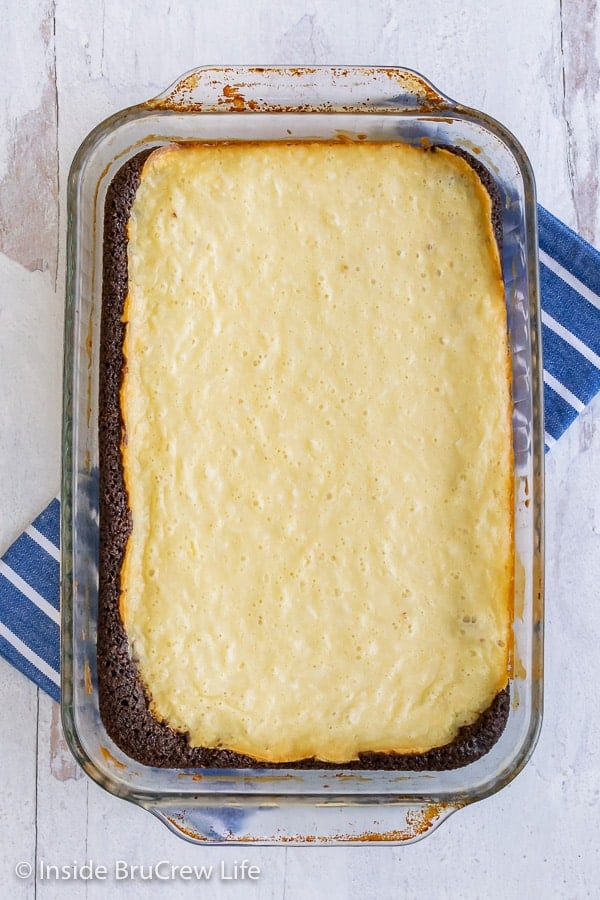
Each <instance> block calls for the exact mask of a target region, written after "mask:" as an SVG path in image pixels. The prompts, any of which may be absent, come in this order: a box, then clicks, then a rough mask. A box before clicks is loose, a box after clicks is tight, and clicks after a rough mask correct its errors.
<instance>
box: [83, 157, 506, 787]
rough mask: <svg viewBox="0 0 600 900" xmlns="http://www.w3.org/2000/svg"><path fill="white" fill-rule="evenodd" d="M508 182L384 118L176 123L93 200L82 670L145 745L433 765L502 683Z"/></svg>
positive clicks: (461, 757) (136, 748) (502, 702)
mask: <svg viewBox="0 0 600 900" xmlns="http://www.w3.org/2000/svg"><path fill="white" fill-rule="evenodd" d="M500 229H501V226H500V210H499V200H498V193H497V190H496V188H495V185H494V182H493V179H492V177H491V176H490V175H489V173H488V172H487V171H486V170H485V169H484V168H483V167H482V166H481V164H479V163H478V162H477V161H476V160H475V159H473V158H472V157H469V156H468V155H466V154H464V153H462V152H461V153H458V152H449V151H448V150H446V149H443V148H430V149H424V148H420V147H419V148H417V147H412V146H409V145H407V144H402V143H393V142H390V143H374V142H364V143H361V142H348V141H343V142H342V141H340V142H316V141H315V142H311V141H306V142H289V143H288V142H285V141H282V142H269V141H266V142H256V143H254V142H248V143H244V142H240V143H213V144H210V143H207V144H193V143H190V144H172V145H168V146H165V147H161V148H158V149H156V150H154V151H146V152H144V153H142V154H138V155H137V156H135V157H133V158H132V159H131V160H129V162H127V163H126V164H125V165H124V166H123V167H122V168H121V170H120V171H119V172H118V174H117V175H116V176H115V178H114V179H113V181H112V183H111V185H110V187H109V189H108V194H107V199H106V206H105V229H104V268H103V310H102V335H101V366H100V423H99V429H100V432H99V433H100V598H99V632H98V680H99V690H100V708H101V714H102V717H103V719H104V722H105V725H106V728H107V731H108V732H109V734H110V735H111V737H112V738H113V739H114V740H115V742H116V743H117V744H118V745H119V746H120V747H121V748H122V749H123V750H124V751H125V752H126V753H128V754H129V755H130V756H132V757H133V758H135V759H137V760H139V761H140V762H143V763H145V764H148V765H155V766H167V767H196V766H215V767H219V766H226V767H247V766H254V767H256V766H265V765H268V766H282V767H292V768H293V767H303V768H326V767H339V766H341V765H343V766H344V768H370V769H409V770H422V769H446V768H455V767H458V766H462V765H465V764H467V763H469V762H472V761H473V760H475V759H477V758H479V757H480V756H481V755H482V754H484V753H485V752H487V751H488V750H489V749H490V747H491V746H492V745H493V744H494V742H495V741H496V740H497V739H498V737H499V735H500V734H501V733H502V730H503V728H504V725H505V722H506V718H507V715H508V708H509V695H508V680H509V676H510V658H511V634H512V632H511V621H512V602H513V560H514V548H513V487H512V485H513V458H512V430H511V392H510V358H509V352H508V347H507V334H506V309H505V299H504V286H503V282H502V274H501V266H500V254H499V244H500V241H501V230H500Z"/></svg>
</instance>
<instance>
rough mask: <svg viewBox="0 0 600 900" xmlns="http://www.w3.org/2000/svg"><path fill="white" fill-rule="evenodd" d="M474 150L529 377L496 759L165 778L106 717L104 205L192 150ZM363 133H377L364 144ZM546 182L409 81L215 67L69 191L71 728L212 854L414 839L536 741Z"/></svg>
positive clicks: (140, 111) (82, 153)
mask: <svg viewBox="0 0 600 900" xmlns="http://www.w3.org/2000/svg"><path fill="white" fill-rule="evenodd" d="M358 135H360V136H361V139H366V140H371V141H387V140H402V141H405V142H408V143H414V144H421V143H430V144H434V143H435V144H442V145H452V146H457V147H462V148H464V149H466V150H469V151H470V152H471V153H474V154H476V155H477V156H478V158H479V159H480V160H481V161H482V162H483V163H484V164H485V165H486V166H487V167H488V168H489V169H490V171H491V172H492V173H493V175H494V177H495V179H496V181H497V183H498V185H499V188H500V191H501V195H502V200H503V238H504V240H503V245H504V246H503V270H504V278H505V285H506V304H507V311H508V324H509V332H510V336H509V340H510V346H511V351H512V367H513V402H514V410H513V424H514V445H515V510H514V514H515V536H516V560H515V616H514V641H515V655H514V676H513V679H512V682H511V710H510V715H509V720H508V724H507V727H506V729H505V731H504V733H503V735H502V737H501V738H500V740H499V741H498V743H497V744H496V745H495V746H494V747H493V748H492V750H491V751H490V752H489V753H488V754H487V755H485V756H484V757H482V758H481V759H480V760H478V761H476V762H473V763H471V764H470V765H468V766H466V767H465V768H462V769H455V770H452V771H447V772H389V771H385V772H384V771H378V772H371V771H362V772H361V771H359V772H357V771H349V770H348V771H344V769H343V768H340V770H339V771H331V770H327V771H325V770H323V771H317V770H313V771H304V770H289V771H288V770H275V769H271V770H270V769H269V768H268V767H265V768H264V769H260V770H256V769H253V770H223V769H218V770H217V769H203V770H189V769H184V770H178V769H155V768H151V767H147V766H143V765H140V764H138V763H136V762H134V761H133V760H131V759H130V758H129V757H127V756H125V755H124V754H123V753H122V752H121V751H120V750H119V749H118V747H116V746H115V744H114V743H113V742H112V740H111V739H110V738H109V737H108V735H107V734H106V731H105V729H104V726H103V724H102V721H101V719H100V715H99V710H98V692H97V676H96V623H97V609H98V436H97V417H98V400H97V396H98V369H99V359H98V354H99V334H100V300H101V278H102V242H103V206H104V198H105V194H106V189H107V186H108V184H109V183H110V181H111V179H112V178H113V176H114V175H115V173H116V171H117V170H118V169H119V168H120V166H121V165H122V164H123V163H124V162H125V161H126V160H127V159H128V158H130V157H131V156H133V155H135V154H136V153H138V152H139V151H140V150H142V149H144V148H147V147H154V146H158V145H160V144H163V143H167V142H170V141H185V140H200V141H203V140H211V141H214V140H266V139H269V140H277V139H285V140H289V139H290V138H292V139H297V140H301V139H303V138H311V139H314V138H319V139H323V140H327V139H329V140H331V139H339V138H340V137H342V138H343V137H344V136H346V137H348V138H356V137H357V136H358ZM363 136H364V137H363ZM541 372H542V365H541V358H540V309H539V291H538V263H537V223H536V203H535V185H534V180H533V175H532V172H531V168H530V165H529V162H528V160H527V158H526V157H525V155H524V153H523V150H522V149H521V147H520V146H519V144H518V143H517V141H516V140H515V139H514V137H513V136H512V135H511V134H510V133H509V132H507V131H506V129H504V128H503V127H502V126H501V125H500V124H498V123H497V122H495V121H494V120H492V119H490V118H489V117H488V116H486V115H484V114H482V113H479V112H476V111H474V110H472V109H468V108H465V107H463V106H461V105H460V104H457V103H455V102H454V101H452V100H450V99H449V98H447V97H445V96H444V95H443V94H441V93H440V92H439V91H437V90H436V89H435V88H434V87H433V86H432V85H431V84H429V83H428V82H427V81H426V80H425V79H424V78H422V77H421V76H420V75H418V74H416V73H415V72H411V71H408V70H406V69H399V68H392V69H365V68H352V67H351V68H329V67H320V68H310V69H309V68H293V69H292V68H247V67H228V68H210V67H206V68H200V69H196V70H194V71H193V72H190V73H189V74H188V75H186V76H184V77H183V78H182V79H181V80H179V81H178V82H177V83H176V84H175V85H173V86H172V87H171V88H169V89H168V90H167V91H166V92H165V93H164V94H161V95H160V96H159V97H157V98H155V99H153V100H150V101H148V102H147V103H143V104H140V105H139V106H135V107H132V108H130V109H126V110H123V111H122V112H120V113H118V114H117V115H115V116H112V117H111V118H110V119H108V120H106V121H105V122H103V123H102V124H100V125H99V126H98V127H97V128H96V129H94V131H92V132H91V134H90V135H89V136H88V137H87V138H86V139H85V141H84V142H83V144H82V145H81V147H80V148H79V150H78V152H77V154H76V156H75V159H74V162H73V165H72V168H71V172H70V176H69V185H68V272H67V310H66V339H65V369H64V420H63V480H62V501H63V502H62V598H61V602H62V717H63V725H64V730H65V734H66V737H67V740H68V742H69V744H70V746H71V749H72V751H73V753H74V755H75V757H76V758H77V759H78V761H79V762H80V764H81V765H82V767H83V768H84V770H85V771H86V772H87V773H88V774H89V775H90V776H91V777H92V778H93V779H94V780H95V781H97V782H98V783H99V784H100V785H102V786H103V787H104V788H106V789H107V790H108V791H110V792H112V793H113V794H115V795H116V796H119V797H123V798H125V799H127V800H130V801H132V802H134V803H137V804H138V805H140V806H142V807H144V808H146V809H148V810H149V811H151V812H152V813H154V814H155V815H157V816H159V817H160V818H161V819H162V820H163V821H164V822H165V823H166V824H167V825H168V826H169V827H170V828H171V829H172V830H173V831H175V832H176V833H178V834H180V835H181V836H183V837H185V838H187V839H189V840H192V841H202V842H227V843H245V842H262V843H279V842H292V843H308V842H311V843H313V842H324V843H349V842H364V841H368V842H398V843H399V842H408V841H414V840H417V839H418V838H420V837H422V836H423V835H424V834H426V833H428V832H429V831H430V830H431V829H433V828H434V827H436V826H437V825H438V824H439V823H440V822H442V821H443V820H444V818H446V817H447V816H448V815H450V813H452V812H454V811H455V810H456V809H459V808H460V807H462V806H464V805H466V804H467V803H470V802H473V801H475V800H478V799H481V798H483V797H486V796H488V795H490V794H492V793H493V792H494V791H497V790H498V789H500V788H501V787H503V786H504V785H506V784H507V783H508V782H509V781H510V780H511V779H512V778H514V777H515V775H516V774H517V773H518V772H519V771H520V769H521V768H522V767H523V765H524V764H525V763H526V761H527V759H528V758H529V756H530V754H531V752H532V750H533V747H534V745H535V742H536V739H537V735H538V732H539V728H540V723H541V712H542V677H543V658H542V634H543V439H542V436H543V427H542V418H543V416H542V405H541V404H542V400H541V397H542V394H541Z"/></svg>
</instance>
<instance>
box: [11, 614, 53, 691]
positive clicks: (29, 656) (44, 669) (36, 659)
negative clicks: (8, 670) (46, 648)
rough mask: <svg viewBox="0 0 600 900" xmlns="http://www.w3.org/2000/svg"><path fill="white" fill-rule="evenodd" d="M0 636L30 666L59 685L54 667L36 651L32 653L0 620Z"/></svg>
mask: <svg viewBox="0 0 600 900" xmlns="http://www.w3.org/2000/svg"><path fill="white" fill-rule="evenodd" d="M0 637H3V638H4V640H5V641H8V643H9V644H12V646H13V647H14V648H15V650H16V651H17V653H20V654H21V656H22V657H24V659H26V660H27V662H30V663H31V665H32V666H35V668H36V669H37V670H38V671H39V672H41V673H42V675H45V676H46V678H49V679H50V681H52V683H53V684H55V685H56V686H57V687H60V676H59V674H58V673H57V672H55V671H54V669H53V668H52V667H51V666H49V665H48V663H45V662H44V660H43V659H42V658H41V656H38V655H37V653H34V652H33V650H32V649H31V647H28V646H27V644H24V643H23V641H21V640H19V638H18V637H17V636H16V634H13V633H12V631H9V629H8V628H7V627H6V626H5V625H4V624H3V623H2V622H0Z"/></svg>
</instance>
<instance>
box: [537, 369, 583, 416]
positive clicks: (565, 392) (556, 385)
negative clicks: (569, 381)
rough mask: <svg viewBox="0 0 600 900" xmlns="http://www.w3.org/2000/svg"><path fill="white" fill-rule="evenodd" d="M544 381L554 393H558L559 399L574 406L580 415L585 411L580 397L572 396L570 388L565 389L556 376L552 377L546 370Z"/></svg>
mask: <svg viewBox="0 0 600 900" xmlns="http://www.w3.org/2000/svg"><path fill="white" fill-rule="evenodd" d="M544 381H545V382H546V384H547V385H548V386H549V387H551V388H552V390H553V391H556V393H557V394H558V395H559V397H562V398H563V400H564V401H565V402H566V403H568V404H569V405H570V406H572V407H573V409H576V410H577V412H578V413H581V412H583V411H584V409H585V403H582V402H581V400H580V399H579V397H576V396H575V394H572V393H571V391H570V390H569V388H567V387H565V386H564V384H562V382H560V381H559V380H558V378H555V377H554V375H551V374H550V372H547V371H546V369H544Z"/></svg>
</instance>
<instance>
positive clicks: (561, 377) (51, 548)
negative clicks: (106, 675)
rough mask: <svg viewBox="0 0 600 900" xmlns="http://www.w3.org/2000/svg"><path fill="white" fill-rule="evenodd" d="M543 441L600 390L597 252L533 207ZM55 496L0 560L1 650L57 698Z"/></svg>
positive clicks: (552, 439)
mask: <svg viewBox="0 0 600 900" xmlns="http://www.w3.org/2000/svg"><path fill="white" fill-rule="evenodd" d="M538 216H539V240H540V281H541V296H542V345H543V352H544V401H545V426H546V438H545V440H546V449H547V450H548V449H550V448H551V447H552V445H553V444H555V443H556V441H557V440H558V438H559V437H560V435H561V434H562V433H563V431H565V429H566V428H567V427H568V426H569V425H570V424H571V422H572V421H573V420H574V419H575V418H576V417H577V415H578V414H579V413H580V412H582V411H583V410H584V409H585V406H586V404H587V403H589V402H590V400H591V399H592V397H593V396H594V395H595V394H596V393H597V392H598V391H600V253H598V251H597V250H595V249H594V248H593V247H591V246H590V245H589V244H587V243H586V242H585V241H584V240H582V239H581V238H580V237H578V235H576V234H575V233H574V232H573V231H571V230H570V229H569V228H567V227H566V225H563V223H562V222H559V221H558V219H555V218H554V216H552V215H551V214H550V213H549V212H546V210H545V209H542V207H538ZM59 520H60V504H59V502H58V500H57V499H54V500H52V501H51V503H50V504H49V506H48V507H47V508H46V509H45V510H44V512H43V513H42V514H41V515H40V516H38V518H37V519H35V521H34V522H33V524H32V525H30V526H29V528H27V529H26V530H25V531H24V532H23V534H22V535H21V536H20V537H19V538H18V539H17V540H16V541H15V543H14V544H13V545H12V546H11V547H10V548H9V550H8V551H7V552H6V554H5V555H4V557H3V558H2V559H1V560H0V654H1V655H2V656H4V657H5V658H6V659H7V660H8V661H9V662H11V663H12V664H13V665H14V666H15V667H16V668H17V669H19V670H20V671H21V672H23V673H24V674H25V675H27V676H28V677H29V678H31V680H32V681H34V682H35V683H36V684H37V685H39V687H41V688H43V689H44V690H45V691H46V692H47V693H48V694H50V696H51V697H53V698H54V699H55V700H58V699H59V687H60V677H59V549H58V548H59Z"/></svg>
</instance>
